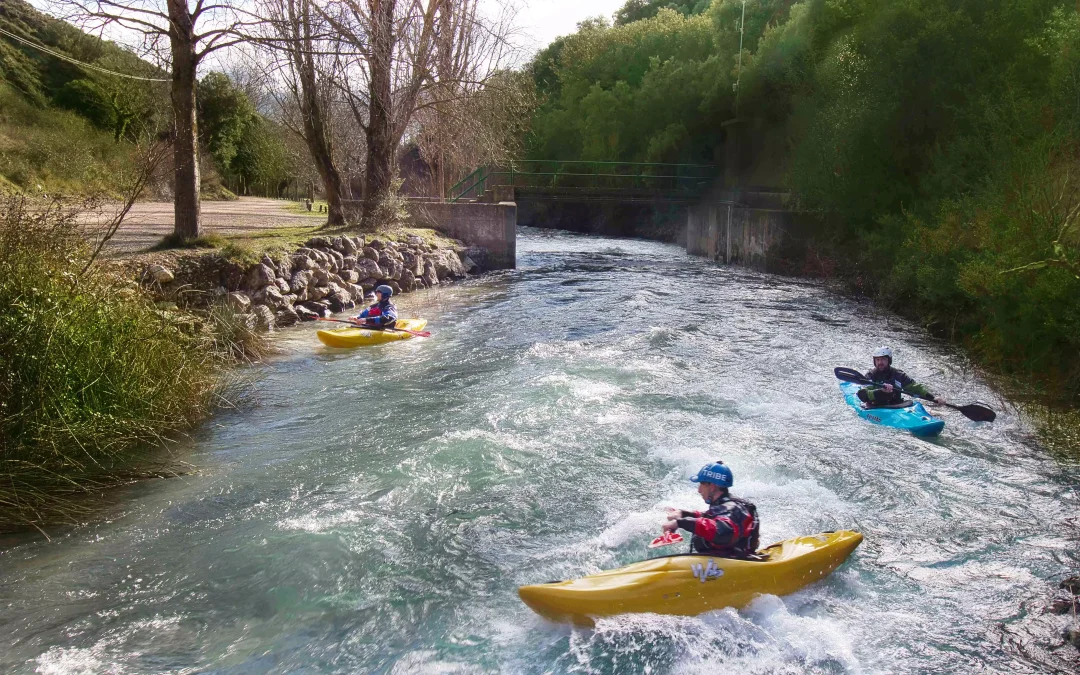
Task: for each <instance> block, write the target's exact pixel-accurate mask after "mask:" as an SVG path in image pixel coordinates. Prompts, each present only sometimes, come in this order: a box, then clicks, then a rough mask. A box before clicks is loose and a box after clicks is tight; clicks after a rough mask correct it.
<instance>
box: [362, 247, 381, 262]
mask: <svg viewBox="0 0 1080 675" xmlns="http://www.w3.org/2000/svg"><path fill="white" fill-rule="evenodd" d="M361 255H363V256H364V257H365V258H367V259H368V260H374V261H375V262H379V252H378V251H377V250H375V249H373V248H371V247H370V246H365V247H364V249H363V250H362V251H361Z"/></svg>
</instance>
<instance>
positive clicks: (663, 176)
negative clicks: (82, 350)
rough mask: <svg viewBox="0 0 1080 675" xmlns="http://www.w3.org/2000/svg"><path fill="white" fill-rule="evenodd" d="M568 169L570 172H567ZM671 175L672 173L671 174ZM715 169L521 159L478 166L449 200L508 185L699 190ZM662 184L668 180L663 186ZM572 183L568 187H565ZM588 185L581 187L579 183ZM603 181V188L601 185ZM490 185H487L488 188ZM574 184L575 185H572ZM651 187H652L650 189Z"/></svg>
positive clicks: (635, 163)
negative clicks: (539, 182) (504, 165)
mask: <svg viewBox="0 0 1080 675" xmlns="http://www.w3.org/2000/svg"><path fill="white" fill-rule="evenodd" d="M548 166H551V167H553V169H554V170H552V171H539V170H532V171H529V170H523V169H544V168H547V167H548ZM581 167H586V168H591V169H592V171H588V172H585V171H581V170H576V171H575V170H574V169H580V168H581ZM609 167H615V168H614V169H609V171H608V172H602V169H608V168H609ZM619 168H625V169H629V171H623V172H617V173H616V172H612V171H618V169H619ZM567 169H569V170H567ZM656 171H663V172H664V173H655V172H656ZM672 172H673V173H672ZM716 173H717V167H716V166H715V165H712V164H672V163H664V162H611V161H603V162H590V161H586V160H566V161H563V160H541V159H533V160H520V161H512V162H510V163H509V167H508V168H507V169H504V170H494V169H491V168H489V167H480V168H478V169H476V170H475V171H473V172H472V173H470V174H469V175H468V176H466V177H465V178H463V179H462V180H460V181H458V183H457V184H456V185H454V187H452V188H451V189H450V195H451V196H450V201H451V202H456V201H458V200H460V199H464V198H467V197H469V196H470V195H472V194H473V193H474V192H475V196H476V197H479V196H480V195H482V194H483V193H484V192H485V190H487V189H488V188H489V187H497V186H503V185H507V186H511V187H537V188H540V187H543V188H553V189H554V188H566V189H577V190H590V189H592V190H600V189H604V190H612V189H615V190H619V189H622V190H636V189H646V190H650V189H651V190H656V191H662V192H672V191H674V192H690V191H693V190H694V189H696V188H699V187H700V186H701V185H702V184H704V182H705V181H707V180H708V179H711V178H713V177H715V176H716ZM497 177H504V178H508V180H507V181H499V182H497V181H495V180H494V179H496V178H497ZM519 178H524V179H525V180H524V181H523V182H524V183H526V184H523V185H519V181H518V179H519ZM531 178H542V179H544V181H543V182H544V184H543V185H536V184H529V182H530V179H531ZM582 178H588V179H592V180H591V181H581V180H577V179H582ZM601 179H615V180H603V181H601ZM620 179H621V180H622V181H623V182H625V181H626V180H627V179H629V180H630V186H629V187H626V186H617V185H613V183H618V182H620ZM663 181H670V182H668V183H663ZM568 182H569V183H571V184H568ZM583 182H584V183H591V184H587V185H582V184H581V183H583ZM601 182H604V183H606V184H605V185H601V184H600V183H601ZM489 183H490V185H489ZM572 183H576V184H572ZM649 184H651V187H650V186H649Z"/></svg>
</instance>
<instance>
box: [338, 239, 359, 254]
mask: <svg viewBox="0 0 1080 675" xmlns="http://www.w3.org/2000/svg"><path fill="white" fill-rule="evenodd" d="M356 250H357V248H356V242H355V241H353V238H352V237H342V238H341V252H342V253H344V254H345V255H347V256H349V255H356Z"/></svg>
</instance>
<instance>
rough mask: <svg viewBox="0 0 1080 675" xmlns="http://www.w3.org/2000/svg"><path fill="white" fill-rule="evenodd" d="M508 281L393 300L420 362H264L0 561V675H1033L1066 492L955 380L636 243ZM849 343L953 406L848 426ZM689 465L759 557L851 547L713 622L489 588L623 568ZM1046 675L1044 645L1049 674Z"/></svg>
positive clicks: (337, 356) (1066, 569) (975, 386)
mask: <svg viewBox="0 0 1080 675" xmlns="http://www.w3.org/2000/svg"><path fill="white" fill-rule="evenodd" d="M521 234H522V236H521V238H520V239H519V254H518V257H519V259H518V265H519V266H518V269H516V270H513V271H510V272H506V273H500V274H492V275H487V276H484V277H480V278H476V279H473V280H470V281H468V282H465V283H461V284H457V285H453V286H444V287H440V288H438V289H433V290H430V291H422V292H419V293H415V294H412V295H409V296H405V297H404V298H402V299H401V302H400V305H399V306H400V308H401V310H402V315H403V316H416V315H420V316H425V317H427V318H428V319H429V320H430V324H429V328H430V330H431V331H432V333H433V334H434V337H432V338H431V339H427V340H422V339H414V340H410V341H407V342H399V343H392V344H388V345H382V346H379V347H374V348H368V349H359V350H353V351H335V350H330V349H327V348H325V347H323V346H321V345H320V344H319V343H318V342H317V340H316V339H315V336H314V330H315V329H314V327H313V326H310V325H305V326H298V327H295V328H292V329H289V330H286V331H282V332H281V333H279V334H278V335H277V336H276V337H275V340H276V341H277V342H278V344H279V346H280V347H281V349H282V352H281V354H280V355H278V356H276V357H274V358H272V359H270V360H269V361H268V362H267V363H265V364H263V365H260V366H258V367H256V368H254V369H253V372H251V373H250V375H251V376H252V379H253V381H254V387H255V391H256V392H257V401H256V402H255V404H254V405H251V406H247V407H244V408H243V409H241V410H236V411H230V412H224V413H221V414H219V415H217V416H216V417H215V418H214V419H213V420H211V421H210V422H209V423H208V424H207V425H205V427H204V428H202V429H200V430H199V431H198V432H197V433H195V434H194V435H193V437H192V438H191V439H190V441H188V442H186V443H184V444H183V445H182V447H181V448H179V449H178V455H179V457H181V458H182V459H184V460H185V461H187V462H190V463H191V464H192V465H194V466H195V467H196V469H195V471H193V472H192V473H189V474H187V475H184V476H182V477H180V478H175V479H170V480H160V481H153V482H149V483H146V484H142V485H139V486H137V487H135V488H132V489H130V490H127V491H126V492H125V494H124V495H123V498H122V499H121V500H119V501H120V503H119V505H118V506H117V508H116V510H115V511H114V512H113V513H112V514H111V515H110V516H109V517H108V519H107V520H105V521H104V522H99V523H95V524H89V525H85V526H82V527H78V528H74V529H71V530H67V531H63V532H58V533H53V539H52V541H51V542H45V541H44V540H43V539H42V538H41V537H39V536H30V535H28V536H26V537H21V538H16V539H9V540H8V541H6V542H4V543H3V546H2V548H0V633H2V637H0V641H2V642H0V644H2V645H3V648H2V649H0V672H18V673H32V672H38V673H65V674H76V673H78V674H82V673H107V674H110V675H114V674H128V673H139V674H143V673H218V674H222V675H225V674H228V675H240V674H245V675H246V674H254V673H311V674H315V673H369V672H371V673H410V674H414V673H489V672H499V673H657V674H659V673H677V674H684V673H685V674H691V673H729V672H730V673H740V674H746V673H970V672H980V673H1015V672H1040V671H1048V670H1050V669H1051V666H1049V665H1047V664H1055V663H1056V664H1061V663H1065V662H1067V658H1068V654H1066V652H1064V651H1061V650H1058V651H1053V650H1051V649H1050V648H1049V647H1045V646H1040V645H1044V644H1050V643H1052V642H1053V641H1054V640H1055V639H1056V635H1055V631H1060V626H1059V624H1055V623H1053V622H1052V621H1051V619H1050V618H1047V617H1046V616H1045V615H1043V614H1042V613H1041V611H1040V610H1039V607H1040V605H1039V599H1040V598H1045V597H1047V595H1048V594H1049V593H1050V592H1051V590H1052V589H1053V587H1054V586H1055V584H1056V582H1057V581H1058V580H1060V579H1061V578H1063V577H1064V576H1066V575H1067V574H1069V573H1075V572H1076V570H1077V569H1078V567H1080V559H1078V558H1080V554H1078V552H1077V549H1078V547H1077V540H1078V526H1077V520H1076V517H1077V513H1078V508H1077V507H1078V504H1080V496H1078V492H1077V487H1078V485H1080V471H1078V470H1077V468H1076V467H1075V466H1068V465H1063V464H1062V463H1060V462H1058V461H1055V460H1053V459H1052V458H1050V457H1049V456H1048V455H1047V454H1046V453H1045V452H1044V451H1042V450H1041V449H1040V448H1039V447H1038V446H1037V444H1036V443H1035V442H1034V441H1033V440H1032V439H1031V436H1030V435H1029V433H1028V432H1027V431H1025V429H1024V428H1023V427H1022V426H1021V425H1020V424H1019V423H1018V422H1017V420H1016V419H1015V417H1013V416H1012V415H1011V414H1009V413H1008V410H1007V408H1002V406H1001V401H999V400H997V399H996V398H995V394H994V393H993V392H992V391H991V390H989V389H988V388H987V387H986V386H985V385H984V384H983V383H982V382H981V381H980V380H979V378H978V377H977V375H976V374H974V373H973V372H972V371H971V369H970V368H968V367H967V366H966V364H965V362H964V361H963V359H962V358H961V357H960V356H958V355H957V354H956V353H955V352H953V351H950V350H949V349H948V348H946V347H944V346H943V345H941V344H940V343H938V342H936V341H934V340H932V339H930V338H928V337H927V336H926V335H925V334H924V333H923V332H921V331H920V330H917V329H915V328H913V327H911V326H909V325H907V324H905V323H903V322H898V321H897V320H896V319H895V318H893V319H891V320H890V318H889V317H888V316H887V315H884V314H881V313H878V312H877V311H876V310H874V309H873V308H872V307H869V306H867V305H864V304H859V303H856V302H854V301H852V300H849V299H846V298H843V297H839V296H837V295H835V294H833V293H831V292H829V291H828V290H827V289H825V288H824V287H822V286H821V285H819V284H816V283H809V282H804V281H799V280H792V279H784V278H779V277H773V276H769V275H765V274H758V273H754V272H749V271H746V270H741V269H737V268H730V267H723V266H717V265H714V264H712V263H709V262H706V261H703V260H699V259H694V258H690V257H688V256H687V255H686V254H685V253H684V252H682V251H681V250H680V249H678V248H676V247H673V246H668V245H664V244H658V243H652V242H643V241H632V240H614V239H600V238H594V237H586V236H579V235H570V234H566V233H555V232H549V231H540V230H529V231H523V232H522V233H521ZM879 343H890V344H892V346H893V347H894V349H895V350H896V353H897V365H898V366H899V367H901V368H904V369H905V370H907V372H908V373H910V374H912V375H914V376H915V377H917V378H918V379H920V380H921V381H924V382H926V383H928V384H929V385H930V386H931V388H932V389H934V390H937V391H942V392H944V393H946V394H948V395H949V396H950V398H951V399H952V400H954V401H967V400H973V399H982V400H986V401H990V402H991V403H994V404H995V406H996V407H997V408H998V409H999V410H1004V412H1003V413H1002V414H1001V416H1000V417H999V419H998V421H997V422H996V423H994V424H993V425H977V424H975V423H972V422H968V421H967V420H965V419H964V418H963V417H961V416H960V415H959V414H956V413H943V415H944V416H945V418H946V419H947V426H946V428H945V432H944V433H943V435H942V436H941V437H940V438H937V439H933V440H920V439H917V438H914V437H912V436H910V435H905V434H903V433H900V432H896V431H893V430H890V429H885V428H882V427H876V426H873V425H870V424H868V423H866V422H864V421H861V420H860V419H858V417H856V415H855V414H854V412H853V411H851V410H850V409H849V408H847V407H846V406H845V404H844V403H843V400H842V398H841V396H840V392H839V388H838V387H837V382H836V380H835V379H834V378H833V376H832V372H831V371H832V368H833V367H834V366H837V365H845V366H850V367H859V368H860V369H865V368H866V367H867V366H868V365H869V363H868V362H869V360H870V359H869V354H870V352H871V350H872V349H873V348H874V347H876V346H877V345H878V344H879ZM713 459H723V460H724V461H725V462H726V463H727V464H728V465H730V466H731V467H732V468H733V470H734V472H735V476H736V484H735V489H734V492H735V493H736V494H737V495H741V496H745V497H749V498H750V499H752V500H754V501H755V502H756V503H757V505H758V509H759V513H760V515H761V518H762V520H763V528H762V540H763V541H762V543H763V544H765V543H769V542H772V541H775V540H778V539H783V538H787V537H791V536H796V535H800V534H813V533H817V532H820V531H823V530H834V529H856V530H859V531H861V532H862V533H863V534H864V535H865V537H866V539H865V541H864V543H863V545H862V546H861V547H860V548H859V549H857V550H856V551H855V553H854V554H853V556H852V558H851V559H850V560H849V561H848V563H846V564H845V565H844V566H843V567H841V568H840V569H838V570H837V571H836V572H835V573H834V574H833V575H832V576H830V577H828V578H826V579H825V580H823V581H821V582H820V583H817V584H816V585H813V586H811V587H808V588H807V589H805V590H803V591H800V592H798V593H796V594H794V595H791V596H787V597H784V598H776V597H771V596H766V597H761V598H759V599H758V600H757V601H755V603H754V604H752V605H751V606H750V607H748V608H746V609H744V610H742V611H738V612H737V611H734V610H731V609H728V610H724V611H717V612H713V613H709V614H706V615H702V616H698V617H692V618H685V617H667V616H655V615H636V616H624V617H619V618H614V619H610V620H603V621H601V622H600V623H599V625H598V626H597V627H596V628H595V629H583V628H571V627H567V626H562V625H557V624H552V623H549V622H547V621H545V620H543V619H541V618H539V617H538V616H536V615H535V614H533V613H532V612H531V611H530V610H529V609H528V608H527V607H525V606H524V605H523V604H522V603H521V602H520V600H519V599H518V597H517V595H516V592H515V591H516V588H517V586H518V585H519V584H523V583H531V582H539V581H546V580H550V579H557V578H569V577H575V576H580V575H582V574H587V573H591V572H597V571H599V570H602V569H607V568H611V567H614V566H618V565H622V564H626V563H629V562H632V561H635V560H639V559H642V558H644V557H646V555H647V554H648V553H649V552H648V551H647V550H646V549H645V544H646V543H647V542H648V541H649V540H650V539H652V538H653V537H654V536H656V535H657V534H658V533H659V526H660V524H661V522H662V518H663V507H664V506H666V505H677V506H682V507H685V508H693V507H696V506H697V505H698V504H699V498H698V497H697V494H696V491H695V489H694V486H693V485H692V484H690V483H689V482H688V481H687V478H688V477H689V476H690V475H691V474H692V472H694V471H696V469H697V468H698V467H700V466H701V465H702V464H703V463H705V462H706V461H709V460H713ZM1063 649H1071V647H1069V648H1063Z"/></svg>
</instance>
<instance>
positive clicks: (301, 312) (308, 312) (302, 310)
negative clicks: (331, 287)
mask: <svg viewBox="0 0 1080 675" xmlns="http://www.w3.org/2000/svg"><path fill="white" fill-rule="evenodd" d="M292 310H293V312H294V313H295V314H296V316H297V318H298V319H300V320H301V321H314V320H315V319H317V318H319V317H320V316H322V308H321V306H320V311H318V312H316V311H315V310H312V309H308V308H307V307H306V306H305V305H304V304H303V303H301V304H299V305H296V306H294V307H293V308H292Z"/></svg>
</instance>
